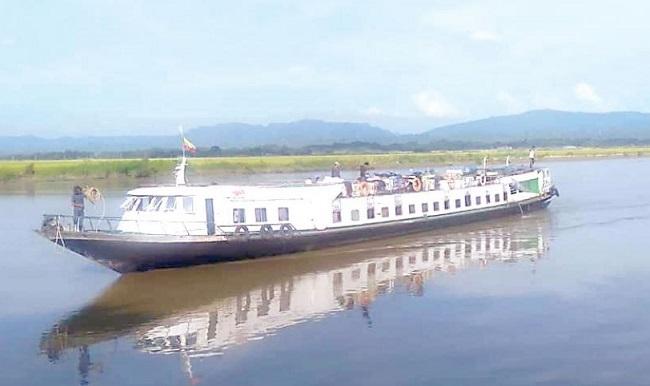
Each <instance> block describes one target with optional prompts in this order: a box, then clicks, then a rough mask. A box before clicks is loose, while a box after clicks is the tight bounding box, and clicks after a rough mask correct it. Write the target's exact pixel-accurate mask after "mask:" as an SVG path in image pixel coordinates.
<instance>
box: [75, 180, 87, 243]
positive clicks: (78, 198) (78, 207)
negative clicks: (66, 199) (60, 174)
mask: <svg viewBox="0 0 650 386" xmlns="http://www.w3.org/2000/svg"><path fill="white" fill-rule="evenodd" d="M84 200H85V195H84V193H83V190H82V189H81V186H79V185H77V186H75V187H74V188H73V189H72V220H73V225H74V230H75V231H76V232H81V231H83V227H84V209H85V202H84Z"/></svg>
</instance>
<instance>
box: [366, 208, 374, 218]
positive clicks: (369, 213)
mask: <svg viewBox="0 0 650 386" xmlns="http://www.w3.org/2000/svg"><path fill="white" fill-rule="evenodd" d="M366 217H367V218H368V219H371V218H375V207H370V208H368V210H367V211H366Z"/></svg>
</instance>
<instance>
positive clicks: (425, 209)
mask: <svg viewBox="0 0 650 386" xmlns="http://www.w3.org/2000/svg"><path fill="white" fill-rule="evenodd" d="M428 211H429V203H428V202H423V203H422V213H427V212H428Z"/></svg>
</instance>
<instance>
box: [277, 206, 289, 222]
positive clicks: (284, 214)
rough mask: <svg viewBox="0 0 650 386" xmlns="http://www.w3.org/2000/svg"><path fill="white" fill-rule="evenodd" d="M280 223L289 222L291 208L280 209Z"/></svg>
mask: <svg viewBox="0 0 650 386" xmlns="http://www.w3.org/2000/svg"><path fill="white" fill-rule="evenodd" d="M278 221H289V208H278Z"/></svg>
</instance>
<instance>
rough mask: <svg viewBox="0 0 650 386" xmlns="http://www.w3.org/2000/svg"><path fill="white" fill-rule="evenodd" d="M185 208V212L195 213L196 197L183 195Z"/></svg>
mask: <svg viewBox="0 0 650 386" xmlns="http://www.w3.org/2000/svg"><path fill="white" fill-rule="evenodd" d="M183 210H184V211H185V213H194V198H193V197H183Z"/></svg>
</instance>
